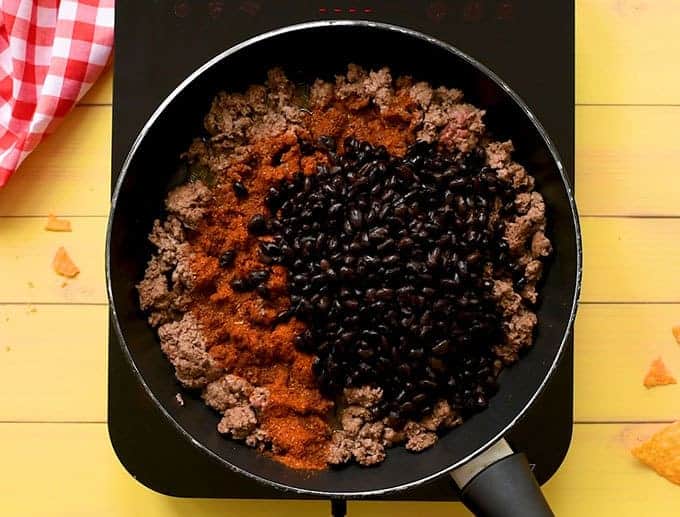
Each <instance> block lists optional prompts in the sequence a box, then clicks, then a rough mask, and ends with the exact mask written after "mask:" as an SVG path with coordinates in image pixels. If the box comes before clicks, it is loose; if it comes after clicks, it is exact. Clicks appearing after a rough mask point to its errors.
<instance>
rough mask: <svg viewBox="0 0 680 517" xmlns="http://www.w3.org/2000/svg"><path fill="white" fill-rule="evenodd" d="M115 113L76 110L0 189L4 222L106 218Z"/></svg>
mask: <svg viewBox="0 0 680 517" xmlns="http://www.w3.org/2000/svg"><path fill="white" fill-rule="evenodd" d="M110 163H111V108H110V107H108V106H78V107H76V108H75V109H74V110H73V111H72V112H71V113H70V114H69V115H68V116H67V117H66V119H64V121H63V123H62V124H61V125H60V126H59V127H58V128H57V130H56V132H55V133H54V134H52V135H50V136H49V137H47V138H46V139H45V140H44V141H43V142H41V143H40V145H39V146H38V148H37V149H36V150H35V152H33V153H32V154H31V155H30V156H29V157H28V158H27V159H26V161H25V162H24V163H23V164H22V165H21V167H19V170H17V172H16V174H15V175H14V176H12V179H11V180H10V181H9V183H8V184H7V185H6V186H5V187H4V188H2V189H0V216H6V215H10V216H16V215H47V213H49V212H54V213H58V214H64V215H87V216H92V215H106V214H107V213H108V204H109V191H110V184H111V177H110V171H111V165H110Z"/></svg>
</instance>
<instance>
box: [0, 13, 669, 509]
mask: <svg viewBox="0 0 680 517" xmlns="http://www.w3.org/2000/svg"><path fill="white" fill-rule="evenodd" d="M555 1H559V0H555ZM577 4H578V5H577V7H578V10H577V71H576V76H577V103H578V105H577V108H576V118H577V120H576V122H577V171H576V182H577V197H578V202H579V207H580V210H581V215H582V222H583V233H584V239H585V283H584V289H583V296H582V303H581V307H580V312H579V316H578V321H577V327H576V380H575V381H576V382H575V385H576V389H575V391H576V392H575V415H574V418H575V421H576V424H575V425H574V437H573V442H572V445H571V449H570V451H569V454H568V456H567V459H566V461H565V463H564V465H563V466H562V468H561V469H560V470H559V472H558V473H557V474H556V475H555V476H554V477H553V479H551V480H550V481H549V482H548V483H547V485H546V487H545V491H546V493H547V497H548V499H549V500H550V503H551V504H552V505H553V507H554V508H555V511H556V513H557V514H558V515H570V516H571V515H578V516H583V515H597V516H603V515H607V516H608V515H616V516H617V517H619V516H628V515H630V516H635V517H641V516H652V515H653V516H665V515H668V516H670V515H675V516H677V515H680V486H676V485H673V484H671V483H670V482H668V481H666V480H664V479H662V478H660V477H658V476H657V475H656V474H654V473H653V472H652V471H650V470H648V469H646V468H644V467H642V466H640V465H639V464H638V463H637V462H636V461H635V460H634V459H633V458H632V457H631V456H630V453H629V452H628V448H629V447H630V445H631V444H633V443H636V442H637V441H638V440H640V439H641V438H643V437H645V436H648V435H649V434H650V433H651V432H653V430H654V429H656V428H658V427H659V426H660V425H663V423H665V422H671V421H673V420H675V419H678V418H680V385H676V386H669V387H662V388H657V389H655V390H650V391H647V390H645V389H644V388H643V387H642V384H641V381H642V377H643V375H644V373H645V370H646V368H647V365H648V364H649V362H650V361H651V360H652V359H653V358H654V357H656V356H658V355H663V357H664V358H665V359H666V362H667V364H668V365H669V367H670V368H671V369H672V370H674V371H675V373H676V374H677V375H680V346H678V345H677V344H675V343H674V342H673V339H672V336H671V334H670V328H671V325H673V324H676V323H680V177H679V175H680V65H679V64H678V56H679V55H680V0H580V1H578V2H577ZM537 44H540V42H537ZM111 80H112V77H111V73H110V72H109V73H108V74H107V75H106V76H105V77H104V78H103V79H102V80H101V81H100V82H99V84H98V85H97V86H96V87H95V88H94V89H93V91H91V92H90V93H89V94H88V95H87V97H86V98H85V99H84V100H83V102H82V103H81V104H80V105H79V106H78V107H77V108H76V109H75V110H74V112H73V113H72V114H71V115H69V117H68V119H67V120H66V121H65V122H64V123H63V125H62V126H61V128H60V129H59V131H58V132H57V134H55V135H54V136H52V137H51V138H49V139H48V140H47V141H45V142H44V143H43V144H42V145H41V146H40V148H39V150H38V151H37V152H36V153H35V154H34V155H33V156H31V157H30V158H29V159H28V160H27V161H26V163H25V164H24V165H23V166H22V167H21V170H20V171H19V173H18V174H17V175H16V176H15V177H14V178H13V179H12V181H11V182H10V184H9V186H8V187H6V188H5V189H4V190H2V191H0V515H2V516H24V515H29V516H34V515H38V516H42V515H68V516H76V515H82V516H114V515H115V516H118V515H144V516H146V517H152V516H183V515H187V516H189V515H191V516H198V515H206V516H213V515H214V516H220V517H223V516H225V515H236V516H240V515H242V516H246V515H248V516H253V517H256V516H259V515H262V516H268V515H270V514H271V513H272V512H273V511H276V513H277V514H278V515H281V516H293V515H295V516H300V515H309V516H312V515H327V514H328V507H327V504H326V503H320V502H285V503H276V505H275V506H274V505H273V504H272V503H270V502H267V501H261V502H252V501H210V500H183V499H174V498H169V497H165V496H161V495H158V494H156V493H153V492H151V491H150V490H148V489H146V488H144V487H143V486H141V485H139V484H138V483H137V482H136V481H135V480H134V479H132V478H131V477H130V476H129V475H128V474H127V472H125V471H124V469H123V467H121V465H120V464H119V463H118V460H117V459H116V457H115V455H114V453H113V451H112V449H111V445H110V443H109V439H108V435H107V430H106V423H105V421H106V340H107V330H106V329H107V306H106V295H105V289H104V228H105V224H106V216H107V211H108V197H109V187H110V185H109V182H110V178H109V162H110V150H109V146H110V140H111V106H110V103H111ZM546 94H547V95H549V92H546ZM50 211H53V212H55V213H57V214H59V215H63V216H68V217H69V218H70V219H71V220H72V222H73V232H72V233H70V234H58V233H48V232H45V231H43V229H42V228H43V225H44V223H45V216H46V215H47V214H48V212H50ZM60 245H65V246H66V247H67V249H68V250H69V251H70V252H71V254H72V256H73V258H74V259H75V261H76V262H77V263H78V265H79V266H80V268H81V270H82V273H81V274H80V276H79V277H78V278H77V279H75V280H73V281H69V282H68V284H67V285H66V286H62V279H60V278H58V277H56V275H54V273H53V272H52V270H51V268H50V261H51V259H52V256H53V254H54V251H55V250H56V248H57V247H58V246H60ZM349 507H350V515H352V516H361V515H364V516H367V515H375V514H378V513H379V512H380V513H384V514H385V515H387V514H391V515H396V516H400V515H403V516H411V515H413V514H415V513H416V512H427V514H428V515H433V516H435V515H442V516H444V515H467V511H466V510H465V509H464V508H463V507H462V506H461V505H459V504H443V503H436V504H434V503H380V505H379V506H378V505H376V503H363V502H362V503H359V502H356V503H350V505H349Z"/></svg>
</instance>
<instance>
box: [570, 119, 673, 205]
mask: <svg viewBox="0 0 680 517" xmlns="http://www.w3.org/2000/svg"><path fill="white" fill-rule="evenodd" d="M679 126H680V107H667V106H579V107H578V108H577V109H576V199H577V202H578V207H579V211H580V213H581V215H582V216H589V215H598V216H602V215H610V216H611V215H635V216H640V215H641V216H653V215H665V216H669V215H675V216H680V192H679V191H678V189H677V188H673V187H674V185H677V183H676V182H677V177H678V173H679V172H680V140H678V131H677V128H678V127H679Z"/></svg>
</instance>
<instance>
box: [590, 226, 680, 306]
mask: <svg viewBox="0 0 680 517" xmlns="http://www.w3.org/2000/svg"><path fill="white" fill-rule="evenodd" d="M582 229H583V241H584V273H583V292H582V295H581V301H584V302H677V301H680V239H679V238H678V236H680V219H634V218H609V217H603V218H584V219H583V221H582Z"/></svg>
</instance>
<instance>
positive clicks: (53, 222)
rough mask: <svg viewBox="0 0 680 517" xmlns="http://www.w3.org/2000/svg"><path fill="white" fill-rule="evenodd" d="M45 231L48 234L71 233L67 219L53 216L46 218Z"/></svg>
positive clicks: (69, 222)
mask: <svg viewBox="0 0 680 517" xmlns="http://www.w3.org/2000/svg"><path fill="white" fill-rule="evenodd" d="M45 230H47V231H48V232H70V231H71V221H69V220H68V219H59V218H58V217H57V216H56V215H54V214H49V215H48V216H47V224H45Z"/></svg>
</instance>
